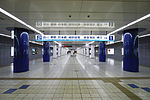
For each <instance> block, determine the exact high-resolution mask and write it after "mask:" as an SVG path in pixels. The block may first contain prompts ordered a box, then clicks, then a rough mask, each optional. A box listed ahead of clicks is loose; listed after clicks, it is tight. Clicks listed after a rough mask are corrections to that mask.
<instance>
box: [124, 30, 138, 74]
mask: <svg viewBox="0 0 150 100" xmlns="http://www.w3.org/2000/svg"><path fill="white" fill-rule="evenodd" d="M137 34H138V30H131V29H130V30H126V31H124V57H123V70H124V71H130V72H139V56H138V36H137Z"/></svg>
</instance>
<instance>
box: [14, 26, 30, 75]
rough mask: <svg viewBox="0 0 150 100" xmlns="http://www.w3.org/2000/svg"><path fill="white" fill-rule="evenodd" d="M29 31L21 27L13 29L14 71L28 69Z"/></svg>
mask: <svg viewBox="0 0 150 100" xmlns="http://www.w3.org/2000/svg"><path fill="white" fill-rule="evenodd" d="M28 33H29V31H28V30H27V29H23V28H15V29H14V59H13V62H14V63H13V66H14V72H15V73H17V72H25V71H28V70H29V56H28V46H29V36H28Z"/></svg>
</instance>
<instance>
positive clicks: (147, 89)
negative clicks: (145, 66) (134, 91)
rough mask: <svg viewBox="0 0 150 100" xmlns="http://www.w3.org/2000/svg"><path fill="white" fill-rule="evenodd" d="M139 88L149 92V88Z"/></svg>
mask: <svg viewBox="0 0 150 100" xmlns="http://www.w3.org/2000/svg"><path fill="white" fill-rule="evenodd" d="M141 89H143V90H145V91H147V92H150V88H141Z"/></svg>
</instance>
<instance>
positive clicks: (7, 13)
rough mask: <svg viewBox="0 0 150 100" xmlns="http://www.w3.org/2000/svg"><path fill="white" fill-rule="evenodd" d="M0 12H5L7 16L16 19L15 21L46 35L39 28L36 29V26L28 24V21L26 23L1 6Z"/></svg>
mask: <svg viewBox="0 0 150 100" xmlns="http://www.w3.org/2000/svg"><path fill="white" fill-rule="evenodd" d="M0 12H1V13H3V14H5V15H6V16H8V17H10V18H12V19H14V20H15V21H17V22H19V23H21V24H23V25H25V26H26V27H28V28H30V29H31V30H33V31H35V32H37V33H39V34H41V35H44V34H43V33H42V32H40V31H39V30H37V29H35V28H34V27H32V26H30V25H28V24H27V23H25V22H24V21H22V20H20V19H19V18H17V17H15V16H14V15H12V14H10V13H9V12H7V11H5V10H4V9H2V8H0Z"/></svg>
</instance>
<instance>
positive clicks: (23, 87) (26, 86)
mask: <svg viewBox="0 0 150 100" xmlns="http://www.w3.org/2000/svg"><path fill="white" fill-rule="evenodd" d="M29 86H30V85H22V86H21V87H19V89H27V88H28V87H29Z"/></svg>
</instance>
